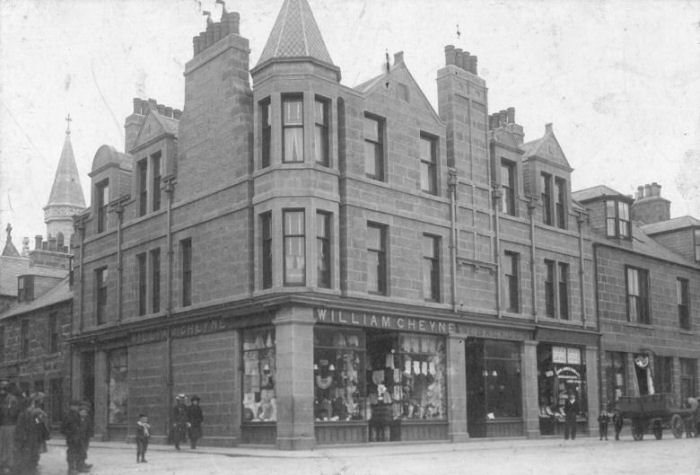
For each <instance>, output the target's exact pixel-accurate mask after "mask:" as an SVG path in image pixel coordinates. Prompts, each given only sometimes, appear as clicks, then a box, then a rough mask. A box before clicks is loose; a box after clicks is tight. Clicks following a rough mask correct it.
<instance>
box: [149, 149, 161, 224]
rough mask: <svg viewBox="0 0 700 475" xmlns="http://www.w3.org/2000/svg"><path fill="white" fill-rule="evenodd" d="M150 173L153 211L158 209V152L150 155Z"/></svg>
mask: <svg viewBox="0 0 700 475" xmlns="http://www.w3.org/2000/svg"><path fill="white" fill-rule="evenodd" d="M151 174H152V175H153V181H152V185H151V187H152V190H153V211H158V210H159V209H160V179H161V177H160V152H156V153H154V154H153V155H151Z"/></svg>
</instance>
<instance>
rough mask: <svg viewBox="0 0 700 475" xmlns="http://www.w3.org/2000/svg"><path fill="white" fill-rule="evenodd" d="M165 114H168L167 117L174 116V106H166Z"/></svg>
mask: <svg viewBox="0 0 700 475" xmlns="http://www.w3.org/2000/svg"><path fill="white" fill-rule="evenodd" d="M165 116H166V117H172V116H173V108H172V107H166V108H165Z"/></svg>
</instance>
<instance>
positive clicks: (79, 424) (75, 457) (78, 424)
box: [61, 400, 91, 475]
mask: <svg viewBox="0 0 700 475" xmlns="http://www.w3.org/2000/svg"><path fill="white" fill-rule="evenodd" d="M61 433H62V434H63V435H65V436H66V446H67V447H68V450H67V451H66V459H67V461H68V474H69V475H75V474H76V473H79V472H80V473H87V472H89V471H90V467H91V465H89V464H86V463H85V459H86V458H87V441H89V439H90V421H89V420H88V417H87V407H86V406H85V405H84V404H82V403H81V402H80V401H75V400H73V401H71V402H70V404H69V410H68V414H66V417H65V418H64V419H63V423H62V424H61Z"/></svg>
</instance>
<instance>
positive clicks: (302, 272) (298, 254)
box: [283, 210, 306, 285]
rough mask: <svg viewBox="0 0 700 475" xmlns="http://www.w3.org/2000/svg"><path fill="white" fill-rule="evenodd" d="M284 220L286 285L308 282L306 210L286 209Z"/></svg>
mask: <svg viewBox="0 0 700 475" xmlns="http://www.w3.org/2000/svg"><path fill="white" fill-rule="evenodd" d="M283 221H284V285H304V283H305V282H306V239H305V234H304V211H303V210H285V211H284V212H283Z"/></svg>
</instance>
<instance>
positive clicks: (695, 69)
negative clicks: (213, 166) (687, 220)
mask: <svg viewBox="0 0 700 475" xmlns="http://www.w3.org/2000/svg"><path fill="white" fill-rule="evenodd" d="M282 1H283V0H227V1H226V4H227V8H228V10H229V11H238V12H239V13H240V14H241V34H242V36H244V37H246V38H248V39H249V40H250V50H251V54H250V64H251V67H252V66H254V65H255V64H257V59H258V57H259V55H260V53H261V51H262V48H263V47H264V45H265V42H266V40H267V37H268V35H269V33H270V31H271V29H272V26H273V23H274V21H275V18H276V17H277V13H278V12H279V9H280V7H281V5H282ZM308 1H309V4H310V5H311V9H312V10H313V12H314V16H315V18H316V21H317V23H318V25H319V27H320V30H321V33H322V35H323V37H324V40H325V42H326V46H327V48H328V51H329V53H330V55H331V58H332V59H333V62H334V63H335V64H336V65H338V66H339V67H340V68H341V71H342V77H343V79H342V83H343V84H345V85H347V86H355V85H357V84H359V83H361V82H363V81H364V80H366V79H369V78H371V77H374V76H376V75H377V74H380V73H381V71H382V68H383V64H384V61H385V59H384V58H385V52H386V51H388V52H389V54H390V56H391V57H393V53H395V52H397V51H404V56H405V62H406V64H407V66H408V68H409V69H410V70H411V72H412V74H413V75H414V77H415V79H416V80H417V81H418V83H419V85H420V87H421V88H422V89H423V91H424V92H425V94H426V96H427V97H428V99H429V100H430V101H431V103H432V104H433V106H434V107H435V108H436V109H437V88H436V83H435V79H436V76H437V70H438V69H439V68H440V67H442V66H443V65H444V46H445V45H447V44H454V45H455V46H456V47H458V48H462V49H464V50H466V51H469V52H470V53H471V54H473V55H474V54H475V55H477V56H478V58H479V59H478V62H479V75H480V76H481V77H482V78H483V79H485V80H486V83H487V87H488V94H489V110H490V112H495V111H498V110H500V109H505V108H507V107H515V109H516V116H515V118H516V122H518V123H519V124H521V125H522V126H523V127H524V129H525V140H526V141H529V140H534V139H537V138H539V137H541V136H542V135H543V134H544V125H545V124H546V123H548V122H551V123H553V124H554V133H555V135H556V137H557V139H558V141H559V143H560V144H561V146H562V148H563V150H564V153H565V154H566V156H567V159H568V160H569V163H570V164H571V166H572V167H573V168H574V172H573V174H572V186H573V189H574V190H577V189H583V188H587V187H590V186H595V185H599V184H605V185H608V186H610V187H612V188H614V189H616V190H617V191H619V192H622V193H625V194H634V192H635V191H636V189H637V186H638V185H643V184H646V183H651V182H657V183H659V184H660V185H661V186H662V190H661V194H662V196H664V197H666V198H667V199H669V200H671V202H672V204H671V215H672V216H673V217H675V216H683V215H686V214H692V215H695V216H696V217H700V0H685V1H682V0H653V1H652V0H308ZM203 11H211V12H212V15H213V17H214V18H215V19H218V17H219V15H220V12H221V7H220V5H216V4H215V3H214V0H0V228H1V229H2V230H3V232H0V243H2V244H4V242H5V233H4V229H5V226H6V225H7V223H8V222H9V223H11V224H12V226H13V234H12V235H13V243H14V244H15V246H16V247H17V248H18V249H19V248H20V246H21V241H22V237H23V236H28V237H30V238H32V237H33V236H34V235H36V234H42V235H44V234H45V233H46V227H45V224H44V222H43V209H42V208H43V207H44V206H45V205H46V203H47V200H48V197H49V193H50V191H51V185H52V183H53V178H54V174H55V170H56V166H57V165H58V159H59V157H60V154H61V149H62V146H63V141H64V137H65V130H66V122H65V117H66V115H67V114H69V113H70V116H71V118H72V119H73V120H72V122H71V141H72V145H73V150H74V152H75V157H76V162H77V166H78V171H79V173H80V176H81V179H82V185H83V190H84V192H85V194H86V196H85V198H86V203H87V204H89V202H90V196H89V190H90V188H89V184H90V181H89V177H88V173H89V171H90V168H91V164H92V159H93V157H94V155H95V152H96V151H97V149H98V148H99V147H100V146H101V145H103V144H110V145H113V146H115V147H116V148H117V149H118V150H123V149H124V129H123V125H124V119H125V118H126V116H127V115H129V114H130V113H131V110H132V98H134V97H141V98H154V99H156V100H157V101H158V103H161V104H166V105H169V106H171V107H173V108H179V109H182V108H183V106H184V77H183V71H184V67H185V64H186V63H187V62H188V61H189V60H190V59H191V58H192V37H193V36H196V35H197V34H199V32H200V31H202V30H203V29H204V27H205V22H206V18H205V16H204V15H203V13H202V12H203ZM458 31H459V35H458V34H457V32H458ZM32 242H33V239H32Z"/></svg>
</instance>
